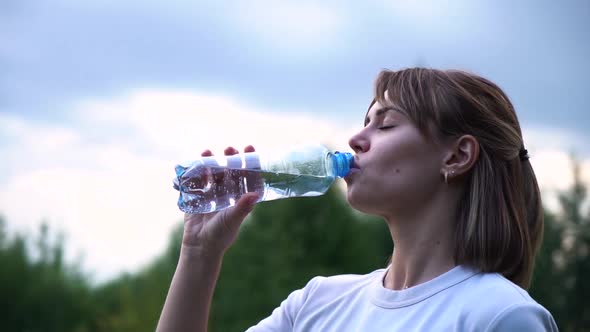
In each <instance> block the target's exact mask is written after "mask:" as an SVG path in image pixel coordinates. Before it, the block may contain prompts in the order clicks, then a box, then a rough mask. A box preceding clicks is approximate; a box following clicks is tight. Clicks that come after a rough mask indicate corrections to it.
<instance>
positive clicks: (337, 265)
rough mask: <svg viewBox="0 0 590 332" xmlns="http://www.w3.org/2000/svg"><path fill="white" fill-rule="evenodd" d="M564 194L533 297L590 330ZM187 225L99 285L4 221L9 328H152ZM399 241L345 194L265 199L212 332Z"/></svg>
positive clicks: (0, 314)
mask: <svg viewBox="0 0 590 332" xmlns="http://www.w3.org/2000/svg"><path fill="white" fill-rule="evenodd" d="M574 171H575V172H574V173H575V179H576V180H575V183H574V185H573V186H572V187H571V188H570V189H569V190H568V191H566V192H563V193H562V194H561V195H560V205H561V212H560V213H559V214H551V213H548V212H546V219H545V220H546V222H545V235H544V238H545V239H544V245H543V247H542V250H541V253H540V255H539V258H538V260H537V267H536V270H535V275H534V278H533V284H532V288H531V290H530V292H531V295H532V296H533V297H534V298H535V299H537V301H539V302H540V303H541V304H543V305H544V306H545V307H547V308H548V309H549V310H550V311H551V312H552V313H553V315H554V317H555V319H556V321H557V323H558V325H559V327H560V330H562V331H584V330H590V302H589V301H586V297H587V296H588V295H590V291H589V287H590V286H589V285H588V283H587V282H585V281H586V280H589V279H588V278H589V277H590V261H589V260H588V259H587V256H588V251H589V249H590V248H589V246H590V215H589V214H588V212H587V211H586V212H585V213H583V210H584V209H583V204H584V202H585V200H586V187H585V185H584V184H583V183H582V182H581V181H580V177H579V170H578V168H576V169H575V170H574ZM181 234H182V225H181V224H180V222H179V225H178V228H177V229H176V231H175V232H174V233H173V234H171V236H170V241H169V245H168V248H167V250H166V251H165V252H164V253H162V255H161V256H160V257H158V258H156V259H155V260H154V261H153V262H152V263H151V264H150V265H149V266H148V267H146V268H145V269H143V270H142V271H140V272H138V273H134V274H125V275H122V276H120V277H118V278H116V279H115V280H112V281H110V282H108V283H106V284H102V285H99V286H92V285H91V283H90V279H89V278H88V276H86V275H84V273H83V272H82V271H81V269H80V268H79V267H77V266H76V265H71V264H68V263H66V262H64V259H63V251H64V248H63V245H64V244H63V241H62V239H61V237H60V236H59V234H55V233H53V232H52V231H51V230H49V229H48V227H47V226H41V230H40V232H39V235H38V236H37V237H36V238H30V237H25V236H22V235H14V236H10V237H9V236H8V235H7V234H6V231H5V221H4V220H2V219H0V269H1V272H0V318H1V322H2V323H0V324H2V328H1V330H2V331H15V332H20V331H47V332H50V331H60V332H64V331H76V332H90V331H109V332H118V331H153V330H154V329H155V326H156V324H157V321H158V318H159V315H160V311H161V308H162V305H163V303H164V299H165V296H166V293H167V290H168V286H169V284H170V280H171V278H172V275H173V273H174V269H175V267H176V262H177V259H178V255H179V249H180V248H179V246H180V239H181ZM392 250H393V245H392V243H391V239H390V237H389V232H388V230H387V227H386V225H385V223H384V222H383V221H382V220H380V219H378V218H373V217H369V216H366V215H362V214H358V213H356V212H354V211H353V210H351V209H350V208H349V207H348V205H347V204H346V202H345V201H344V199H343V198H342V197H341V195H340V194H339V193H338V192H336V191H330V192H329V193H328V194H327V195H325V196H322V197H318V198H313V199H308V198H303V199H289V200H281V201H275V202H269V203H261V204H259V206H258V207H257V208H256V209H255V210H254V213H253V214H252V216H251V217H250V218H249V219H248V220H247V221H246V222H245V224H244V226H243V227H242V229H241V232H240V236H239V238H238V241H237V242H236V243H235V245H234V246H233V247H232V248H231V249H230V250H229V251H228V253H227V255H226V257H225V259H224V263H223V268H222V271H221V276H220V280H219V282H218V285H217V289H216V292H215V296H214V299H213V307H212V312H211V323H210V330H211V331H220V332H231V331H244V330H245V329H246V328H247V327H249V326H251V325H253V324H255V323H257V322H258V321H259V320H261V319H262V318H264V317H266V316H267V315H268V314H270V312H271V311H272V310H273V309H274V308H275V307H276V306H278V305H279V304H280V302H281V301H282V300H283V299H285V298H286V297H287V295H288V294H289V293H290V292H291V291H293V290H295V289H297V288H301V287H303V286H304V285H305V283H306V282H307V281H308V280H309V279H311V278H312V277H313V276H316V275H333V274H340V273H367V272H369V271H372V270H374V269H377V268H381V267H384V266H386V265H387V263H388V259H389V256H390V254H391V252H392Z"/></svg>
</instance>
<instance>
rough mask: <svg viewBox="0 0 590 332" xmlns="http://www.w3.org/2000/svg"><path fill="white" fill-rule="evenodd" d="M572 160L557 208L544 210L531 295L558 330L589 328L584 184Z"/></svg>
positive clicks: (589, 240) (589, 245)
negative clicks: (568, 184)
mask: <svg viewBox="0 0 590 332" xmlns="http://www.w3.org/2000/svg"><path fill="white" fill-rule="evenodd" d="M572 160H573V164H574V167H573V178H574V182H573V184H572V186H571V187H570V188H569V189H568V190H566V191H564V192H562V193H560V194H559V203H560V211H559V212H558V213H556V214H552V213H549V212H545V232H544V239H543V240H544V242H543V246H542V248H541V251H540V255H539V257H538V259H537V266H536V269H535V275H534V279H533V284H532V288H531V295H532V296H533V297H534V298H535V299H537V301H539V303H541V304H543V305H544V306H545V307H546V308H547V309H548V310H549V311H550V312H551V313H552V314H553V316H554V318H555V320H556V322H557V324H558V326H559V327H560V329H561V330H562V331H566V332H567V331H588V330H590V302H588V301H587V298H588V296H590V285H588V283H587V280H588V278H589V277H590V261H589V260H588V251H589V249H590V215H589V213H588V211H587V210H586V211H584V203H585V202H586V201H587V199H586V198H587V197H586V192H587V188H586V185H585V184H584V183H583V182H582V180H581V177H580V164H579V162H577V161H576V160H575V159H572Z"/></svg>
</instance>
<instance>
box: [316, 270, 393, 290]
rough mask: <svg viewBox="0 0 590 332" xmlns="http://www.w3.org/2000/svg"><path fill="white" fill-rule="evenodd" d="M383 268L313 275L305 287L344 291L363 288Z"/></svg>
mask: <svg viewBox="0 0 590 332" xmlns="http://www.w3.org/2000/svg"><path fill="white" fill-rule="evenodd" d="M384 273H385V269H379V270H375V271H373V272H371V273H368V274H341V275H335V276H330V277H321V276H320V277H315V278H313V279H311V281H310V282H309V283H308V284H307V286H306V288H310V289H309V290H310V292H312V293H317V292H321V293H324V292H327V293H331V292H339V293H342V292H346V291H352V290H355V289H358V288H364V287H365V286H367V285H368V284H370V283H371V282H372V281H373V280H375V278H379V277H382V276H383V274H384Z"/></svg>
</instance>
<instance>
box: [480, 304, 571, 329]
mask: <svg viewBox="0 0 590 332" xmlns="http://www.w3.org/2000/svg"><path fill="white" fill-rule="evenodd" d="M486 331H489V332H492V331H493V332H499V331H550V332H557V331H559V330H558V329H557V324H555V320H553V317H552V316H551V314H550V313H549V311H547V309H545V308H543V307H542V306H540V305H539V304H537V303H530V302H529V303H521V304H515V305H512V306H510V307H508V308H507V309H505V310H503V311H502V312H500V313H499V314H498V315H497V316H496V317H495V318H494V319H493V320H492V323H491V324H490V326H489V327H488V329H487V330H486Z"/></svg>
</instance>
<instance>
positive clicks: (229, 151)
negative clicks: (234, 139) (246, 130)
mask: <svg viewBox="0 0 590 332" xmlns="http://www.w3.org/2000/svg"><path fill="white" fill-rule="evenodd" d="M223 153H224V154H225V155H226V156H231V155H234V154H238V153H240V151H238V150H237V149H236V148H234V147H232V146H228V147H227V148H225V150H223Z"/></svg>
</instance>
